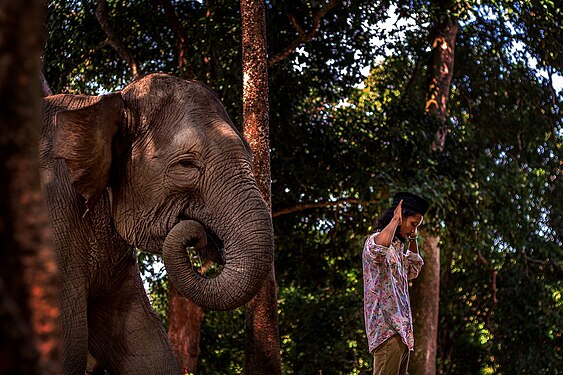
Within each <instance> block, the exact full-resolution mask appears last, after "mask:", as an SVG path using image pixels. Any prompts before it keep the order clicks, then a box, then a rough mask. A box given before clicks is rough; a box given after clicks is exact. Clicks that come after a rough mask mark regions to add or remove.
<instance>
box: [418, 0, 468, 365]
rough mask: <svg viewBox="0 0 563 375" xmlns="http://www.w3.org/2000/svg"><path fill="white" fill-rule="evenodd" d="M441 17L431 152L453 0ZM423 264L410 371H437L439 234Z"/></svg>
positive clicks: (443, 103) (443, 129)
mask: <svg viewBox="0 0 563 375" xmlns="http://www.w3.org/2000/svg"><path fill="white" fill-rule="evenodd" d="M440 4H441V7H440V14H439V15H438V17H439V18H440V19H441V21H440V22H437V23H436V25H435V26H434V30H433V40H432V53H431V63H430V66H429V75H428V82H429V83H428V89H427V92H426V112H427V114H428V116H434V117H435V118H436V119H438V121H439V123H440V127H439V129H438V131H437V132H436V136H435V139H434V141H433V142H432V146H431V147H432V150H433V151H434V152H442V151H443V150H444V146H445V142H446V134H447V118H448V112H447V103H448V98H449V94H450V86H451V81H452V77H453V71H454V46H455V41H456V37H457V32H458V29H459V24H458V20H457V18H450V17H449V16H448V15H447V9H448V7H453V6H454V3H453V2H446V3H443V2H441V3H440ZM424 238H425V243H424V246H423V249H424V263H425V264H424V267H423V271H422V273H421V275H420V276H419V279H418V280H415V282H414V283H413V289H412V291H411V292H412V293H411V300H412V304H413V316H414V322H413V324H414V335H415V351H414V353H413V356H412V360H411V365H410V373H411V374H412V375H423V374H435V373H436V347H437V339H438V305H439V295H440V245H439V242H440V238H439V237H437V236H432V235H430V234H428V235H426V236H425V237H424Z"/></svg>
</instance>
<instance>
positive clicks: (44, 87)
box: [39, 71, 53, 97]
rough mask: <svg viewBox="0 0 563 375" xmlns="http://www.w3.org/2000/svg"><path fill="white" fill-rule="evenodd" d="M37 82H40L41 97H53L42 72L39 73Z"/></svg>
mask: <svg viewBox="0 0 563 375" xmlns="http://www.w3.org/2000/svg"><path fill="white" fill-rule="evenodd" d="M39 80H40V81H41V91H42V93H43V97H45V96H50V95H53V91H51V88H50V87H49V83H47V79H46V78H45V74H43V71H41V72H39Z"/></svg>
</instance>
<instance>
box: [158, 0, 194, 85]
mask: <svg viewBox="0 0 563 375" xmlns="http://www.w3.org/2000/svg"><path fill="white" fill-rule="evenodd" d="M160 5H161V6H162V9H164V15H165V16H166V21H167V22H168V25H169V26H170V28H172V31H174V34H175V36H176V42H177V43H178V67H179V68H180V71H184V72H185V73H184V74H182V75H183V76H185V77H186V78H193V77H194V72H193V69H192V67H191V66H190V64H189V63H188V60H187V58H186V55H187V52H188V50H189V45H188V40H189V38H188V33H187V32H186V28H185V27H184V25H182V22H181V21H180V17H178V13H177V12H176V9H175V8H174V5H172V3H171V2H170V0H160Z"/></svg>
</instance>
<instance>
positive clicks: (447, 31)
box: [426, 14, 459, 152]
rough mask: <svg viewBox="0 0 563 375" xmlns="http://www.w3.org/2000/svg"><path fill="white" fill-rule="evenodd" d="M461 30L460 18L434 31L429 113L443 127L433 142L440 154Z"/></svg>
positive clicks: (429, 86)
mask: <svg viewBox="0 0 563 375" xmlns="http://www.w3.org/2000/svg"><path fill="white" fill-rule="evenodd" d="M444 17H445V14H444ZM458 30H459V24H458V22H457V18H455V19H453V20H452V19H449V18H448V19H446V20H444V21H443V22H440V23H438V24H437V25H436V27H435V29H434V40H433V41H432V55H431V64H430V70H429V72H430V74H429V82H428V91H427V92H426V112H427V113H428V114H429V115H432V116H436V118H437V119H438V120H439V121H440V124H441V125H440V128H439V129H438V132H437V133H436V137H435V140H434V142H433V143H432V149H433V150H434V151H437V152H442V151H443V150H444V146H445V143H446V134H447V126H446V122H447V116H448V112H447V103H448V98H449V96H450V86H451V82H452V77H453V74H454V47H455V40H456V37H457V32H458Z"/></svg>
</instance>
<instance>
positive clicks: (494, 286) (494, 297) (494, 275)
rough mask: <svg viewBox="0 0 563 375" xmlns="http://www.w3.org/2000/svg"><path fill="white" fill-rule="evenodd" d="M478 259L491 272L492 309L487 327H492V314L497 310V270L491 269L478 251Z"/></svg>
mask: <svg viewBox="0 0 563 375" xmlns="http://www.w3.org/2000/svg"><path fill="white" fill-rule="evenodd" d="M477 259H478V260H479V262H480V263H481V264H482V265H484V266H485V268H487V269H488V270H489V273H490V274H491V293H492V303H491V308H490V309H489V311H487V315H486V324H487V327H488V326H490V323H491V313H492V311H493V309H494V308H495V306H496V305H497V302H498V300H497V274H498V272H497V270H495V269H494V268H493V267H491V266H490V265H489V262H488V261H487V260H486V259H485V257H484V256H483V255H482V254H481V251H477Z"/></svg>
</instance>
